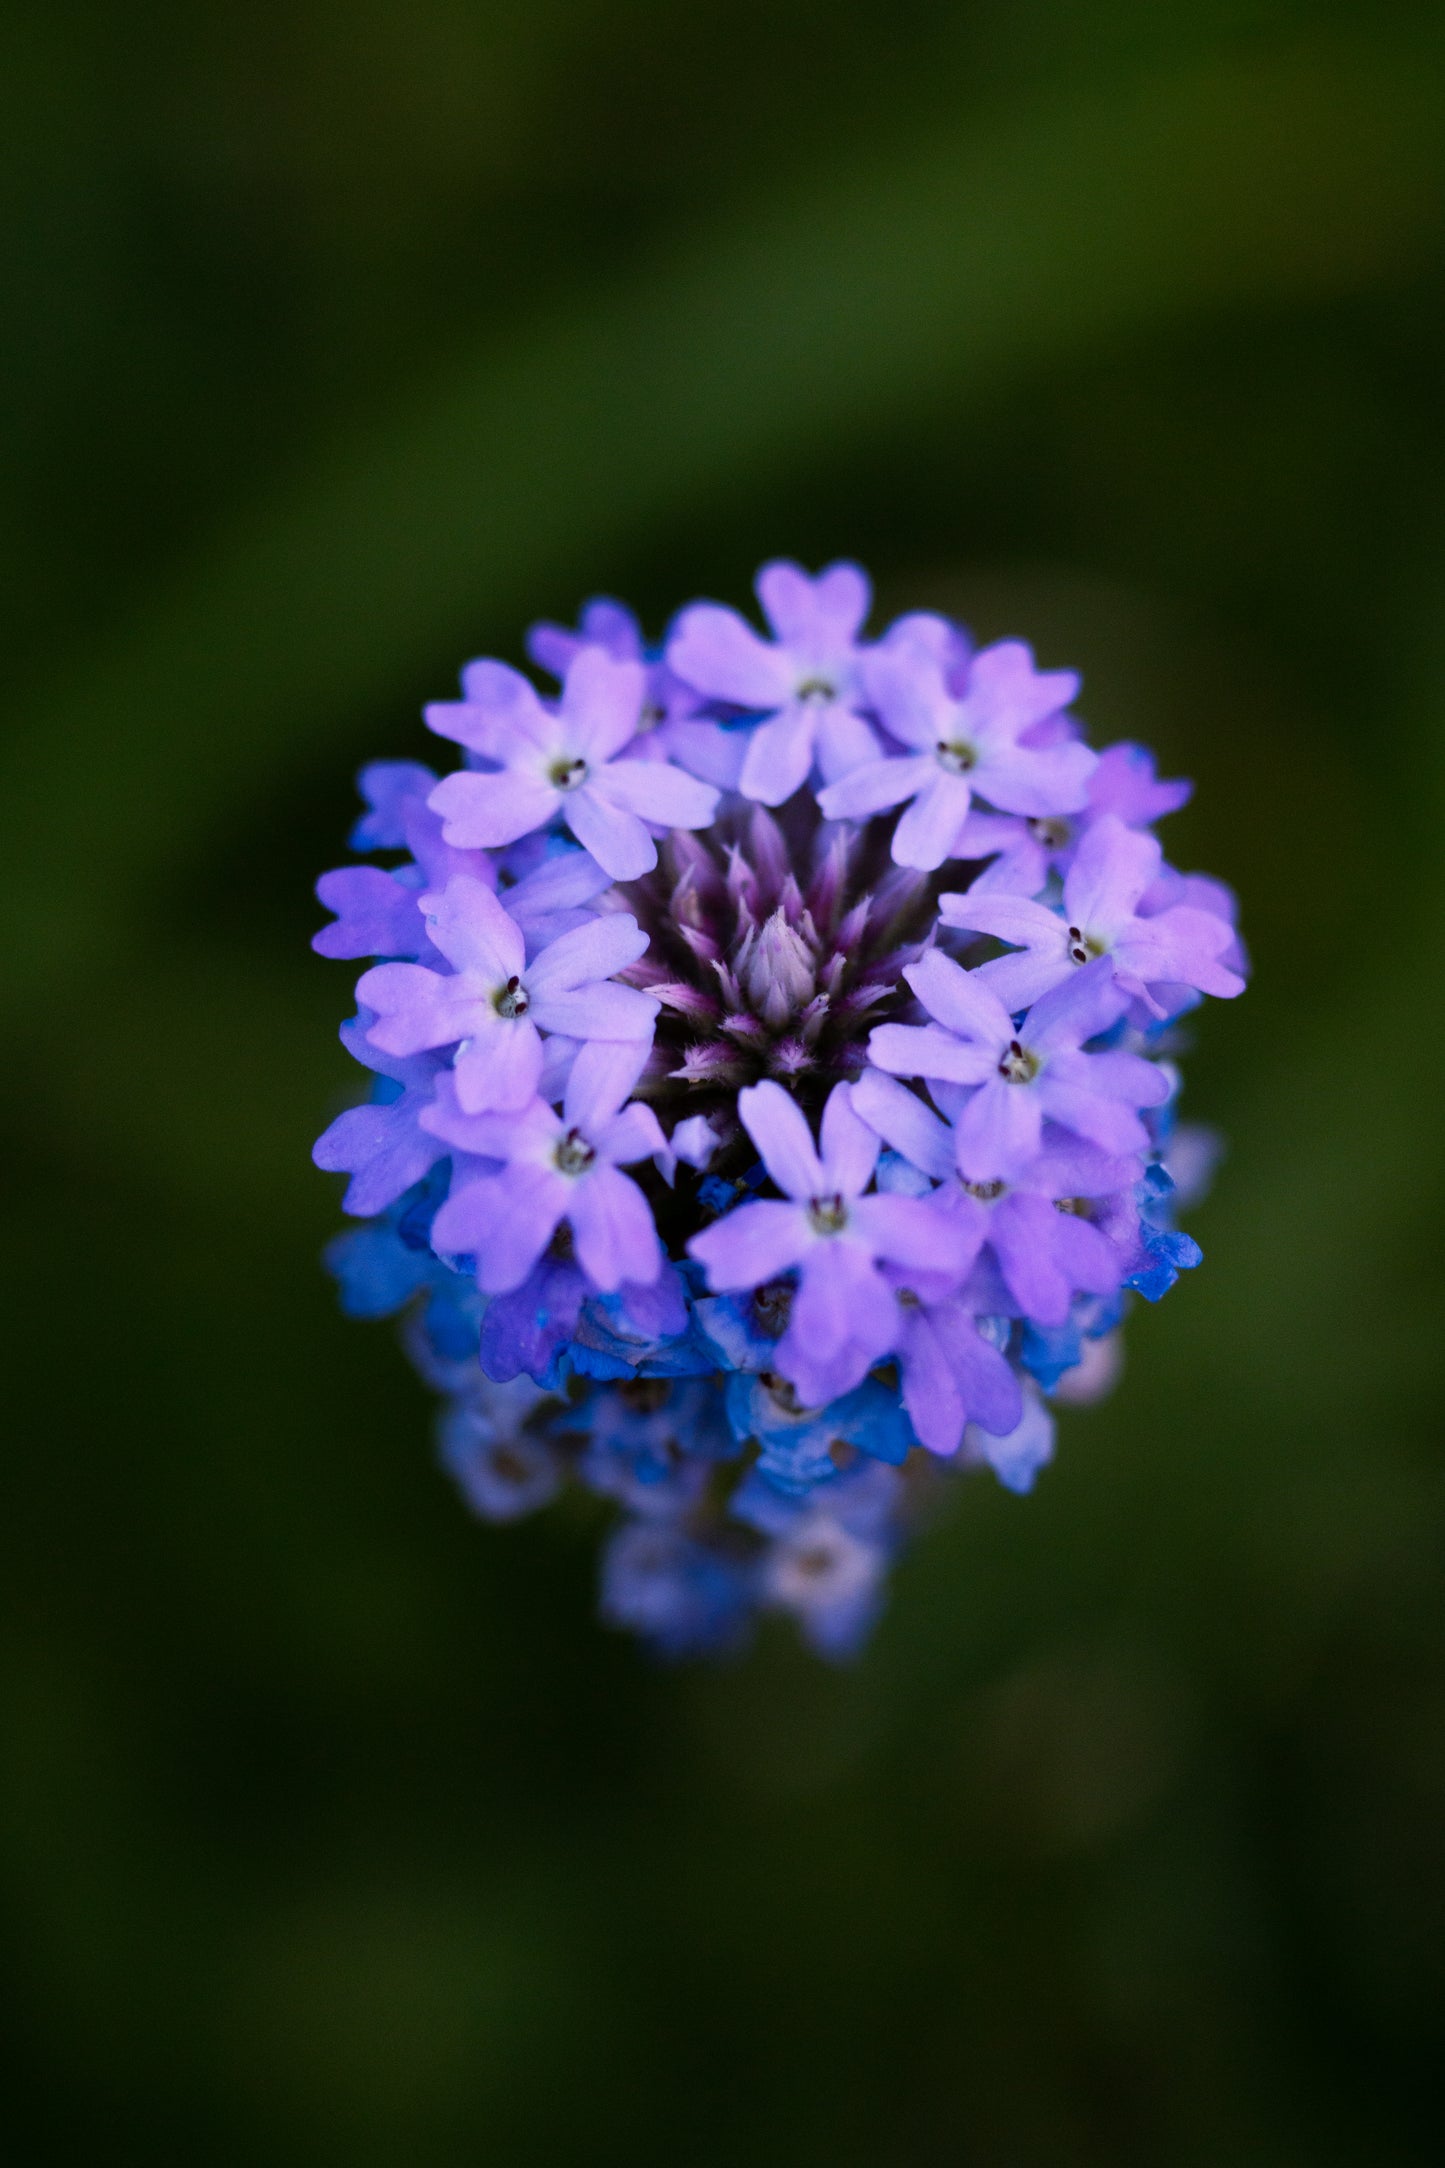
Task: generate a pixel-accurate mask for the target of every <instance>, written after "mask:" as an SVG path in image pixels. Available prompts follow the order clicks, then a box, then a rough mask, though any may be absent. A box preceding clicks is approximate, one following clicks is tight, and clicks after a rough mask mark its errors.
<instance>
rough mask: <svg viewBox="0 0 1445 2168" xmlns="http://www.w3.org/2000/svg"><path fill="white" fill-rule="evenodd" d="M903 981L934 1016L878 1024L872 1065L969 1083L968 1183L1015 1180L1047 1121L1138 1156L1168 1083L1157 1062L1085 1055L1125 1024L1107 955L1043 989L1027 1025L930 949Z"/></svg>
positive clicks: (963, 1157) (963, 1167) (964, 1096)
mask: <svg viewBox="0 0 1445 2168" xmlns="http://www.w3.org/2000/svg"><path fill="white" fill-rule="evenodd" d="M903 976H904V977H905V978H906V979H907V981H908V983H909V985H910V986H911V987H912V988H913V991H914V993H915V994H917V996H918V998H919V1000H920V1002H921V1003H922V1004H923V1006H924V1008H925V1009H926V1010H927V1011H928V1014H929V1015H930V1016H931V1017H932V1018H933V1022H932V1023H929V1024H922V1025H917V1024H880V1025H879V1026H878V1027H877V1029H876V1030H875V1031H874V1032H872V1033H871V1034H870V1037H869V1040H868V1057H869V1060H870V1061H872V1062H874V1063H876V1065H877V1066H878V1068H880V1069H886V1070H887V1071H888V1072H889V1074H890V1075H892V1076H918V1077H926V1078H928V1079H929V1080H930V1081H936V1082H937V1083H938V1084H940V1085H954V1086H959V1087H962V1090H961V1094H960V1111H959V1114H958V1119H957V1123H956V1127H955V1137H956V1140H957V1159H958V1171H959V1173H960V1174H961V1175H963V1177H964V1179H965V1180H966V1181H970V1182H993V1181H1005V1182H1006V1181H1009V1180H1011V1179H1013V1178H1014V1177H1015V1176H1017V1175H1018V1174H1020V1173H1022V1172H1023V1171H1024V1170H1025V1169H1026V1168H1027V1167H1028V1165H1029V1163H1030V1162H1031V1161H1032V1160H1034V1159H1036V1158H1037V1157H1038V1154H1039V1150H1040V1147H1041V1145H1042V1142H1043V1126H1044V1122H1045V1120H1046V1119H1047V1120H1049V1121H1052V1122H1056V1123H1057V1124H1058V1126H1059V1127H1060V1128H1061V1129H1067V1130H1069V1131H1071V1132H1072V1134H1073V1135H1074V1136H1076V1137H1083V1138H1084V1139H1085V1140H1086V1141H1087V1142H1088V1143H1090V1144H1096V1145H1098V1147H1099V1148H1100V1150H1101V1151H1105V1152H1142V1151H1145V1150H1146V1149H1147V1148H1148V1144H1149V1135H1148V1131H1147V1130H1146V1129H1145V1127H1144V1125H1143V1123H1142V1122H1141V1121H1140V1119H1139V1114H1138V1109H1139V1108H1140V1107H1157V1106H1162V1105H1163V1103H1164V1101H1165V1100H1166V1099H1167V1098H1168V1097H1169V1079H1168V1077H1167V1076H1166V1075H1165V1073H1164V1071H1163V1070H1161V1069H1160V1068H1159V1067H1158V1066H1157V1065H1156V1064H1155V1063H1154V1062H1152V1061H1146V1060H1144V1059H1142V1058H1141V1057H1140V1056H1139V1055H1138V1054H1128V1053H1124V1052H1122V1051H1120V1050H1118V1049H1114V1050H1112V1051H1110V1052H1105V1053H1090V1052H1086V1051H1085V1050H1084V1043H1085V1041H1086V1040H1088V1039H1092V1038H1096V1037H1097V1036H1098V1035H1099V1034H1100V1033H1101V1032H1104V1031H1107V1030H1108V1028H1109V1026H1110V1025H1111V1024H1113V1023H1114V1022H1116V1021H1117V1019H1118V1016H1119V1013H1120V1010H1121V1007H1122V1005H1123V1000H1124V997H1123V995H1122V994H1121V993H1120V991H1119V989H1118V988H1117V987H1116V985H1115V983H1114V977H1113V973H1112V971H1111V969H1110V967H1109V964H1108V962H1107V960H1106V959H1104V958H1103V957H1099V958H1097V959H1095V960H1094V961H1093V962H1092V963H1090V964H1086V965H1085V966H1084V968H1083V969H1082V970H1081V971H1078V972H1076V973H1075V974H1074V975H1073V977H1072V978H1070V979H1069V980H1068V981H1067V982H1066V983H1065V984H1064V985H1062V986H1057V987H1055V988H1054V990H1053V992H1052V993H1049V994H1046V995H1045V996H1044V998H1043V999H1042V1001H1040V1002H1039V1003H1038V1004H1037V1005H1036V1006H1035V1007H1034V1008H1033V1009H1031V1010H1030V1011H1029V1014H1028V1016H1027V1017H1026V1018H1025V1020H1024V1022H1023V1023H1021V1024H1015V1022H1014V1020H1013V1017H1012V1016H1011V1015H1010V1014H1009V1011H1008V1010H1007V1009H1006V1008H1005V1007H1004V1005H1003V1003H1002V1002H1001V1001H1000V1000H999V998H998V996H997V994H994V993H990V991H989V989H988V988H987V987H986V986H981V985H980V984H979V974H978V973H977V972H973V971H965V970H963V969H962V967H961V966H960V965H958V964H956V963H954V962H953V960H952V958H951V957H948V956H944V955H942V954H941V953H940V952H939V950H937V949H930V950H929V951H928V953H927V954H926V955H923V956H921V957H920V958H919V959H918V962H917V963H916V964H910V965H909V966H908V968H907V969H906V970H905V972H904V974H903Z"/></svg>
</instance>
